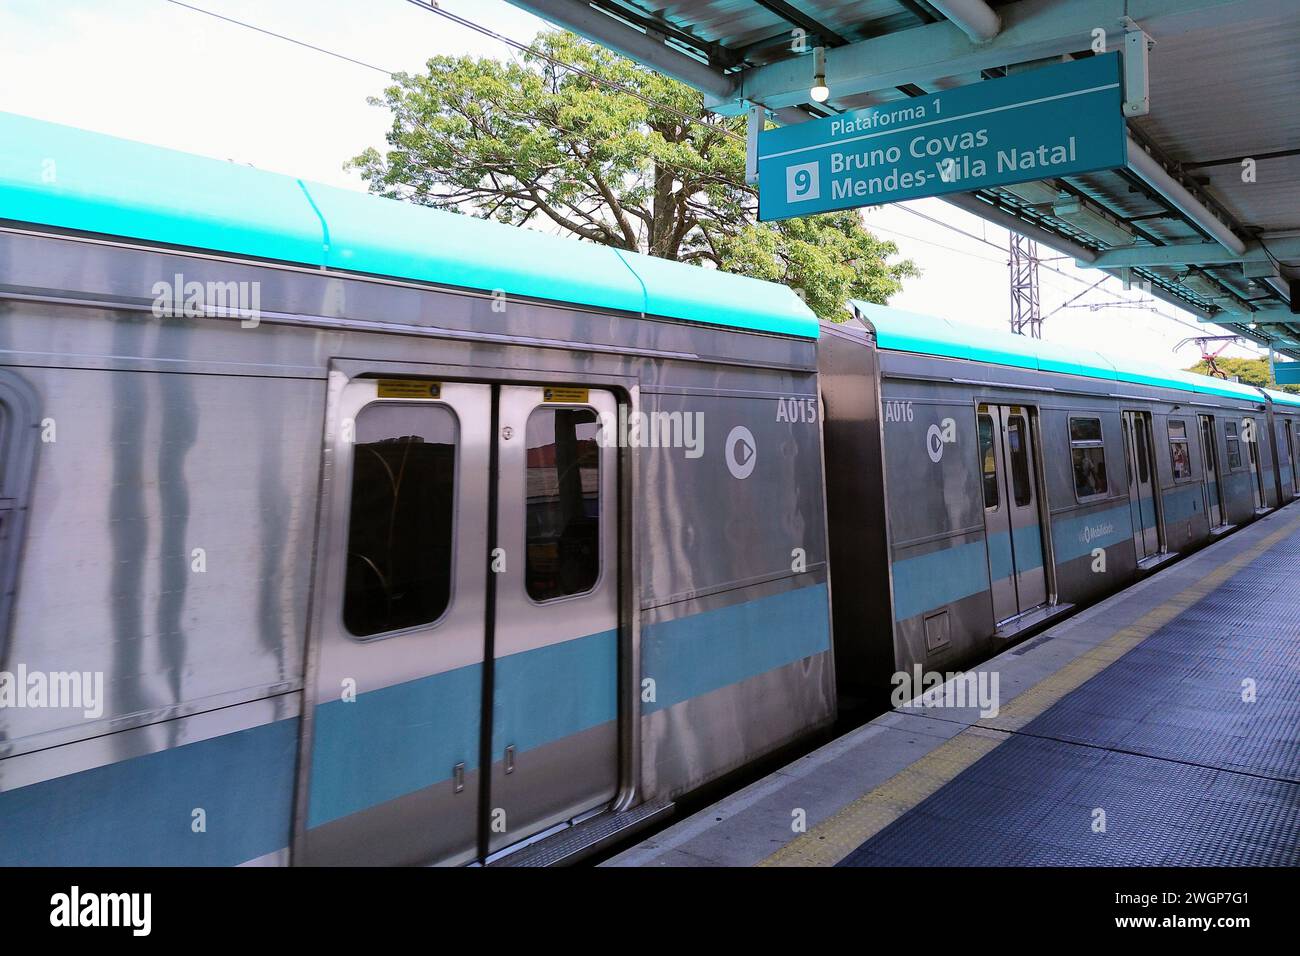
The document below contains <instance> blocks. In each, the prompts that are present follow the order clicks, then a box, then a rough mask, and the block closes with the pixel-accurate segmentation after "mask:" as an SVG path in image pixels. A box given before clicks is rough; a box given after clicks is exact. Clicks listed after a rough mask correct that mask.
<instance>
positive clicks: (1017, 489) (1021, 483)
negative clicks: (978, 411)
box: [1007, 415, 1033, 508]
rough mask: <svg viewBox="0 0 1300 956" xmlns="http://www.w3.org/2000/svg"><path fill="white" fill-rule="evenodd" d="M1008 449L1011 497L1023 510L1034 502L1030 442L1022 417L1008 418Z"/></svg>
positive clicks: (1013, 416) (1012, 416)
mask: <svg viewBox="0 0 1300 956" xmlns="http://www.w3.org/2000/svg"><path fill="white" fill-rule="evenodd" d="M1007 448H1008V449H1009V450H1010V452H1011V497H1012V498H1014V499H1015V502H1016V507H1017V508H1023V507H1024V506H1025V505H1027V504H1029V503H1030V502H1031V501H1032V500H1033V495H1032V493H1031V492H1030V490H1029V442H1028V440H1027V439H1026V436H1025V420H1024V418H1023V417H1021V416H1020V415H1011V416H1010V417H1008V418H1007Z"/></svg>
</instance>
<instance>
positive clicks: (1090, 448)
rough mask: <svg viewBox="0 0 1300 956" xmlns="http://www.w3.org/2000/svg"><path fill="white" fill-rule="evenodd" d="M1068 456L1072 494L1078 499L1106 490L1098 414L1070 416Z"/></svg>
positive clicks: (1090, 496)
mask: <svg viewBox="0 0 1300 956" xmlns="http://www.w3.org/2000/svg"><path fill="white" fill-rule="evenodd" d="M1070 459H1071V462H1072V464H1073V465H1074V495H1075V497H1076V498H1078V499H1079V500H1080V501H1083V500H1084V499H1086V498H1097V497H1099V496H1101V495H1104V494H1106V492H1107V491H1109V490H1110V489H1109V485H1108V484H1107V482H1106V446H1105V444H1104V443H1103V442H1102V440H1101V419H1100V418H1071V419H1070Z"/></svg>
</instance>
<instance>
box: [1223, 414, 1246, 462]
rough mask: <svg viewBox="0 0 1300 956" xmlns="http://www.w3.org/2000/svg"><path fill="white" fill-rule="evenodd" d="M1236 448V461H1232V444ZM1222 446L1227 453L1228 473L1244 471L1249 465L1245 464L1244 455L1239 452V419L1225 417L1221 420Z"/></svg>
mask: <svg viewBox="0 0 1300 956" xmlns="http://www.w3.org/2000/svg"><path fill="white" fill-rule="evenodd" d="M1234 444H1235V445H1236V448H1237V463H1236V464H1235V465H1234V464H1233V463H1232V449H1233V445H1234ZM1223 448H1224V451H1225V452H1226V455H1227V459H1228V461H1227V465H1228V473H1229V474H1232V473H1233V472H1237V471H1245V470H1247V469H1248V468H1249V467H1250V465H1249V464H1247V462H1246V459H1245V457H1244V456H1243V455H1242V454H1241V420H1240V419H1225V420H1224V422H1223Z"/></svg>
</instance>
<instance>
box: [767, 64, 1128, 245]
mask: <svg viewBox="0 0 1300 956" xmlns="http://www.w3.org/2000/svg"><path fill="white" fill-rule="evenodd" d="M1121 98H1122V94H1121V78H1120V61H1119V54H1118V53H1106V54H1103V55H1101V56H1094V57H1089V58H1087V59H1083V60H1075V61H1072V62H1069V63H1059V64H1054V65H1052V66H1047V67H1043V68H1041V69H1037V70H1031V71H1029V72H1027V73H1020V74H1017V75H1015V76H1009V77H1004V78H1001V79H996V80H985V81H984V82H981V83H971V84H969V85H967V86H962V87H958V88H957V89H953V90H946V91H944V92H941V93H934V94H931V95H927V96H917V97H913V98H911V99H908V100H902V101H899V102H895V103H889V104H885V105H881V106H872V107H869V108H867V109H862V110H855V111H854V112H852V113H843V114H841V115H839V116H830V117H827V118H825V119H820V120H812V121H810V122H807V123H799V124H796V125H793V126H783V127H781V128H779V129H770V130H764V131H763V132H762V133H760V134H759V138H758V217H759V219H762V220H766V221H772V220H775V219H789V218H791V217H792V216H806V215H810V214H812V213H818V212H829V211H831V210H835V209H852V208H854V207H857V206H874V205H878V204H880V203H888V202H898V201H899V200H902V199H918V198H920V197H922V196H940V195H943V194H944V193H952V192H967V191H969V190H972V189H981V188H985V187H989V186H1005V185H1009V184H1011V183H1021V182H1028V181H1030V180H1035V179H1045V178H1049V177H1055V176H1068V175H1071V174H1074V173H1086V172H1092V171H1095V170H1099V169H1114V168H1116V167H1118V166H1123V165H1124V163H1125V161H1126V159H1127V147H1126V143H1127V136H1126V132H1125V126H1124V114H1123V111H1122V109H1121Z"/></svg>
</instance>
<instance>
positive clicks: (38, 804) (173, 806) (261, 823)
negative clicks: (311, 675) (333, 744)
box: [0, 717, 298, 867]
mask: <svg viewBox="0 0 1300 956" xmlns="http://www.w3.org/2000/svg"><path fill="white" fill-rule="evenodd" d="M297 752H298V720H297V718H296V717H295V718H292V719H288V720H277V721H274V722H272V723H269V724H262V725H260V726H258V727H250V728H248V729H247V730H240V731H236V732H235V733H230V734H223V735H222V736H219V737H210V738H208V739H207V740H199V741H195V742H194V743H189V744H185V745H183V746H179V747H171V748H169V749H167V750H160V751H158V752H157V753H152V754H145V755H142V756H139V757H131V758H129V759H127V760H120V761H118V762H116V763H111V764H107V765H105V766H103V767H95V768H92V769H90V770H83V771H81V772H79V773H72V774H68V775H67V776H64V777H56V778H54V779H53V780H45V781H42V782H41V783H34V784H32V785H31V786H28V787H20V788H18V789H16V790H7V791H5V792H3V793H0V866H6V867H8V866H79V867H86V866H234V865H236V864H239V863H246V862H248V861H249V860H255V859H257V858H258V857H261V856H265V855H267V854H268V853H273V852H275V851H276V850H281V849H284V848H285V847H287V846H288V845H289V835H290V814H291V812H292V809H293V778H294V768H295V766H296V765H297ZM51 756H52V757H54V754H51ZM55 759H57V757H55ZM3 772H4V761H0V773H3ZM199 808H201V809H202V810H203V822H204V828H205V829H204V831H203V832H199V833H196V832H194V829H193V824H194V819H195V818H194V816H193V813H194V810H195V809H199Z"/></svg>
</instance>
